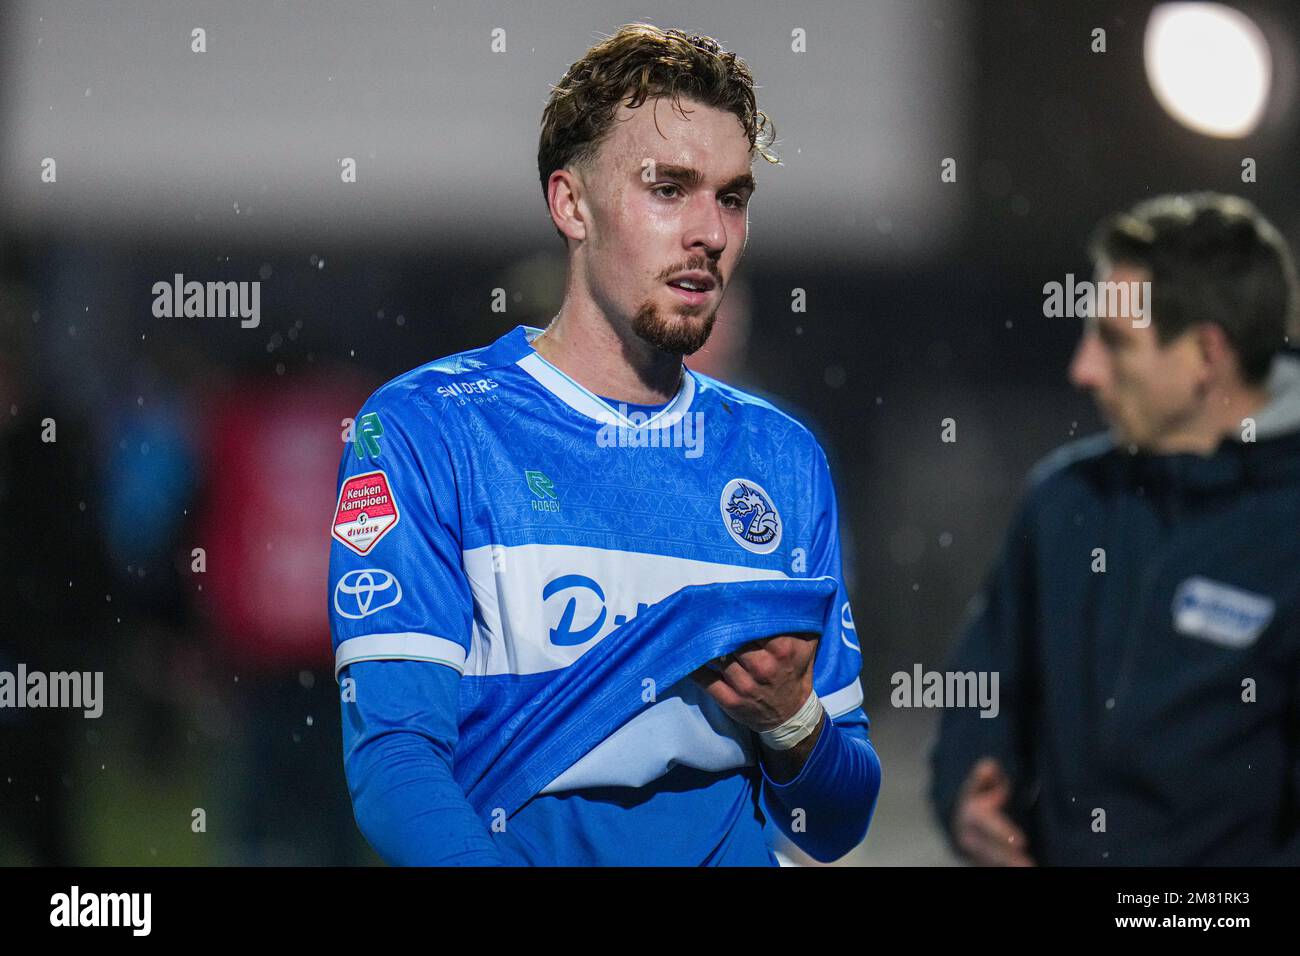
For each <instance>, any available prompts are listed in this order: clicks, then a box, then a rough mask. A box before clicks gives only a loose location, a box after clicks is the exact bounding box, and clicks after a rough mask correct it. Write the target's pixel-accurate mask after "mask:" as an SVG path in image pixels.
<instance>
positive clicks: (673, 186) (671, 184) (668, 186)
mask: <svg viewBox="0 0 1300 956" xmlns="http://www.w3.org/2000/svg"><path fill="white" fill-rule="evenodd" d="M679 188H680V187H678V186H675V185H674V184H673V183H664V184H663V185H661V186H656V187H655V188H654V191H655V193H657V194H658V195H660V196H663V198H664V199H672V198H673V197H672V196H664V195H663V193H661V192H660V190H661V189H679Z"/></svg>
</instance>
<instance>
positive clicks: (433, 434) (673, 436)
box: [329, 24, 880, 866]
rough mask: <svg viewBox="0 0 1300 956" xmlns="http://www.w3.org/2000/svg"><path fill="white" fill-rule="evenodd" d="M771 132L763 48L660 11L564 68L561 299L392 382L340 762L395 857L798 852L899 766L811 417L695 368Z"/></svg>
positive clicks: (634, 859) (493, 860)
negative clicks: (843, 562)
mask: <svg viewBox="0 0 1300 956" xmlns="http://www.w3.org/2000/svg"><path fill="white" fill-rule="evenodd" d="M771 135H772V134H771V126H770V123H769V122H768V120H767V118H766V117H765V116H764V115H763V114H762V113H761V112H759V111H758V110H757V109H756V107H755V99H754V91H753V79H752V76H751V74H750V71H749V69H748V68H747V66H746V65H745V63H744V62H743V61H742V60H740V59H738V58H737V57H736V56H735V55H734V54H733V53H729V52H725V51H723V50H722V49H721V48H720V47H719V45H718V44H717V43H716V42H715V41H714V40H712V39H710V38H708V37H701V36H687V35H686V34H684V33H682V32H680V31H675V30H669V31H663V30H660V29H658V28H655V27H652V26H648V25H645V24H634V25H629V26H626V27H624V28H622V29H621V30H619V31H618V32H617V33H616V34H615V35H614V36H612V37H610V38H609V39H607V40H605V41H603V42H601V43H599V44H598V45H596V46H595V47H593V48H592V49H591V50H589V51H588V52H587V54H586V55H585V56H584V57H583V58H582V59H581V60H579V61H578V62H576V63H574V64H573V66H572V67H570V69H569V70H568V72H567V73H566V75H565V76H564V78H563V79H562V80H561V82H560V84H559V85H558V86H557V87H555V89H554V91H553V93H552V95H551V98H550V102H549V104H548V105H547V107H546V109H545V112H544V115H543V123H542V134H541V143H540V147H539V150H538V166H539V172H540V175H541V182H542V186H543V189H544V192H545V196H546V201H547V206H548V209H549V211H550V216H551V219H552V222H553V224H554V226H555V228H556V230H557V231H558V232H559V234H560V236H561V237H562V239H563V240H564V242H565V245H566V248H567V250H568V279H567V284H566V288H565V295H564V300H563V304H562V307H561V309H560V312H559V314H558V315H556V317H555V318H554V320H553V321H552V322H551V323H550V325H549V326H548V328H547V329H546V330H545V331H539V330H537V329H530V328H525V327H522V326H521V327H518V328H515V329H514V330H513V331H511V332H509V333H508V334H506V335H505V336H503V337H502V338H500V339H498V340H497V341H496V342H494V343H492V344H490V345H488V346H486V347H484V348H480V349H475V350H473V351H469V352H465V353H462V354H459V355H454V356H451V357H449V358H444V359H441V360H438V361H435V362H431V363H429V364H427V365H423V366H421V367H420V368H417V369H415V370H414V371H411V372H408V373H407V374H405V375H402V376H400V377H398V378H396V379H394V380H393V381H392V382H389V383H388V384H387V385H385V386H383V387H382V388H380V389H379V390H378V391H377V392H376V393H375V394H374V395H373V396H372V397H371V398H370V400H369V401H368V402H367V403H366V404H365V406H364V407H363V408H362V409H361V411H360V412H359V414H358V416H357V419H356V425H355V428H356V441H355V450H354V449H349V450H348V451H346V452H345V454H344V456H343V462H342V465H341V468H340V474H339V482H340V487H339V499H338V506H337V510H336V514H335V518H334V528H333V538H334V540H333V542H332V550H331V562H330V584H329V586H330V592H331V597H330V610H331V620H332V629H333V639H334V647H335V653H336V672H337V676H338V678H339V681H340V687H341V695H342V702H343V703H342V708H343V725H344V766H345V770H346V774H347V779H348V785H349V788H350V791H351V794H352V800H353V807H354V811H355V816H356V819H357V822H358V825H359V826H360V828H361V830H362V832H363V833H364V834H365V836H366V838H367V839H368V840H369V841H370V843H371V845H372V846H374V847H375V849H376V850H377V851H378V853H379V854H380V855H381V856H382V857H384V858H385V859H386V860H388V861H389V862H392V863H399V864H471V865H474V864H502V863H504V864H529V865H607V864H632V865H660V864H664V865H762V866H768V865H774V864H775V863H776V858H775V856H774V854H773V852H772V851H771V849H769V846H768V844H767V841H766V839H765V835H764V832H763V828H764V823H765V821H766V820H772V821H774V822H775V824H776V826H778V827H779V828H780V829H781V831H783V832H784V833H785V834H786V835H787V836H788V837H789V838H790V839H792V840H793V841H794V843H795V844H796V845H798V846H799V847H801V848H802V849H803V850H805V851H806V852H807V853H809V854H810V855H812V856H813V857H814V858H816V859H818V860H822V861H830V860H834V859H836V858H838V857H841V856H843V855H844V854H845V853H847V852H848V851H849V850H851V849H853V848H854V847H855V846H856V845H857V844H858V843H859V842H860V841H861V840H862V838H863V836H864V835H865V833H866V830H867V826H868V823H869V821H870V819H871V815H872V812H873V809H874V807H875V801H876V796H877V793H878V790H879V784H880V765H879V761H878V759H877V756H876V754H875V751H874V750H873V748H872V745H871V743H870V741H869V739H868V736H867V730H868V722H867V717H866V714H865V713H864V712H863V709H862V689H861V685H860V683H859V671H860V668H861V653H860V650H859V645H858V638H857V634H856V631H855V629H854V627H853V617H852V613H851V611H850V609H849V603H848V597H847V594H846V593H845V589H844V584H843V582H842V580H841V568H840V548H839V541H838V535H837V522H838V517H837V509H836V500H835V492H834V488H833V486H832V482H831V476H830V474H829V469H828V468H827V464H826V458H825V455H824V454H823V452H822V450H821V448H820V447H819V446H818V445H817V443H816V441H815V440H814V439H813V438H812V436H811V434H810V433H809V431H808V430H807V429H806V428H804V427H803V426H802V425H800V424H799V423H798V422H796V421H794V420H793V419H792V418H790V417H788V416H787V415H785V414H783V413H781V412H780V411H778V410H777V409H775V408H774V407H772V406H771V405H770V404H768V403H766V402H764V401H761V400H759V399H757V398H754V397H752V396H750V395H747V394H745V393H744V392H741V391H739V390H737V389H734V388H730V387H728V386H726V385H724V384H722V383H720V382H718V381H715V380H713V379H711V378H709V377H707V376H704V375H700V374H696V373H693V372H691V371H690V370H688V369H687V368H685V367H684V366H683V363H682V357H683V356H684V355H690V354H691V353H693V352H695V351H696V350H698V349H699V348H700V347H701V346H703V345H704V343H705V341H706V340H707V339H708V336H709V332H710V329H711V327H712V325H713V321H714V316H715V313H716V312H717V309H718V305H719V303H720V302H721V300H722V296H723V293H724V290H725V288H726V285H727V282H728V280H729V279H731V278H732V276H733V275H734V274H735V271H736V269H737V267H738V265H739V263H740V258H741V254H742V252H743V251H744V247H745V240H746V233H747V227H748V203H749V199H750V196H751V195H752V194H753V192H754V187H755V183H754V179H753V176H752V173H751V167H752V162H753V159H754V157H755V155H756V153H757V154H761V155H763V156H764V158H765V159H768V161H773V160H772V159H771V157H770V155H769V154H768V152H767V146H769V145H770V137H771Z"/></svg>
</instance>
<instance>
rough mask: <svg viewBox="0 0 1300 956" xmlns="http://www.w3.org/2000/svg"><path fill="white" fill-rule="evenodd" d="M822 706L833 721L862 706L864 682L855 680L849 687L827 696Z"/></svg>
mask: <svg viewBox="0 0 1300 956" xmlns="http://www.w3.org/2000/svg"><path fill="white" fill-rule="evenodd" d="M821 700H822V706H823V707H825V708H826V713H827V714H829V715H830V717H831V719H834V718H836V717H840V716H842V715H844V714H847V713H848V712H849V711H851V710H852V709H853V708H854V707H858V706H860V705H861V704H862V680H861V678H854V680H853V683H852V684H849V685H848V686H847V687H841V688H840V689H839V690H837V691H835V692H834V693H832V694H827V695H826V696H825V697H823V698H822V699H821Z"/></svg>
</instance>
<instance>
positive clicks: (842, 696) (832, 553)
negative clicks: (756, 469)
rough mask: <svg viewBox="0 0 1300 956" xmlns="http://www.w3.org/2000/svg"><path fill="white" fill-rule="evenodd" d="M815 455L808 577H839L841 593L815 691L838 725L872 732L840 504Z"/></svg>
mask: <svg viewBox="0 0 1300 956" xmlns="http://www.w3.org/2000/svg"><path fill="white" fill-rule="evenodd" d="M814 456H815V465H814V469H813V479H812V500H813V507H814V508H815V509H816V513H815V514H814V519H813V520H814V524H813V535H812V541H811V544H810V547H809V552H808V576H809V577H830V578H833V579H834V581H835V583H836V588H837V590H836V593H835V611H834V613H833V614H831V616H830V620H829V621H828V622H827V625H826V629H825V631H823V633H822V637H821V640H820V641H819V642H818V646H817V657H816V660H815V661H814V663H813V690H814V691H815V692H816V694H817V696H818V697H820V698H821V701H822V706H823V707H825V708H826V713H827V715H828V716H829V717H831V718H832V719H834V720H836V721H837V722H838V723H861V724H862V726H863V729H867V722H866V714H865V713H863V712H862V681H861V673H862V649H861V646H860V643H859V641H858V632H857V628H856V627H855V625H854V623H853V609H852V608H851V607H850V606H849V594H848V589H847V588H846V587H845V586H844V569H843V562H842V560H841V557H840V526H839V522H840V515H839V505H838V503H837V502H836V498H835V486H834V483H833V482H832V480H831V473H830V466H829V464H827V461H826V455H825V453H824V452H823V451H822V450H821V448H820V447H817V448H816V449H815V450H814Z"/></svg>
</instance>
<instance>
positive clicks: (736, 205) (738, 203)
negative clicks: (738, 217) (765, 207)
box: [726, 193, 747, 209]
mask: <svg viewBox="0 0 1300 956" xmlns="http://www.w3.org/2000/svg"><path fill="white" fill-rule="evenodd" d="M726 199H730V200H733V202H731V203H730V204H729V205H728V206H727V208H728V209H744V208H745V206H746V205H747V203H746V200H745V198H744V197H743V196H741V195H739V194H737V193H730V194H729V195H728V196H727V197H726Z"/></svg>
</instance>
